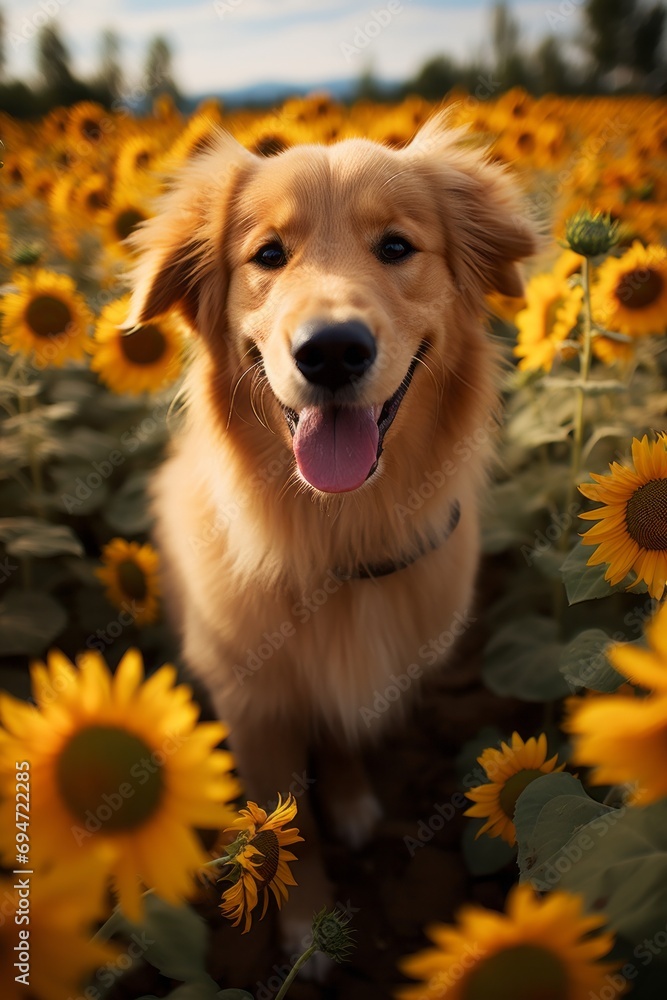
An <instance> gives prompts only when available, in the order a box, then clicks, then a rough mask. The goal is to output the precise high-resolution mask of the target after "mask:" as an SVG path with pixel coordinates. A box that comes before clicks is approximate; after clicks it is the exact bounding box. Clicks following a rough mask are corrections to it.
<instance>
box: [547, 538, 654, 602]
mask: <svg viewBox="0 0 667 1000" xmlns="http://www.w3.org/2000/svg"><path fill="white" fill-rule="evenodd" d="M593 552H594V548H593V546H591V545H582V544H581V542H579V543H578V544H577V545H575V547H574V548H573V549H572V551H571V552H570V554H569V556H568V557H567V559H566V560H565V562H564V563H563V565H562V567H561V573H562V576H563V583H564V584H565V590H566V591H567V599H568V602H569V603H570V604H579V603H580V602H581V601H591V600H593V599H595V598H600V597H609V595H610V594H614V593H617V592H623V591H625V590H627V589H628V587H630V586H632V589H633V591H634V592H635V593H636V594H645V593H647V591H648V588H647V586H646V584H645V583H643V582H642V583H638V584H637V585H636V586H634V585H633V584H632V577H631V576H630V575H628V576H627V577H626V578H625V580H622V581H621V583H617V584H616V585H615V586H613V587H612V585H611V584H610V583H608V582H607V581H606V580H605V578H604V575H605V573H606V571H607V566H606V565H605V564H602V565H600V566H587V565H586V564H587V562H588V560H589V559H590V557H591V555H592V553H593Z"/></svg>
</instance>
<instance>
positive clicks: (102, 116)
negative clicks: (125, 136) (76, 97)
mask: <svg viewBox="0 0 667 1000" xmlns="http://www.w3.org/2000/svg"><path fill="white" fill-rule="evenodd" d="M110 124H111V123H110V121H109V113H108V111H106V110H105V109H104V108H103V107H102V105H101V104H95V103H94V102H93V101H81V102H80V103H79V104H75V105H74V107H73V108H71V109H70V112H69V116H68V121H67V134H68V136H69V137H70V138H71V139H73V140H75V141H76V140H77V139H78V140H80V139H83V140H85V141H86V142H94V143H97V142H99V141H100V140H101V139H103V138H104V135H105V133H106V132H108V131H109V127H110Z"/></svg>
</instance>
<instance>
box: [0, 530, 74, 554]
mask: <svg viewBox="0 0 667 1000" xmlns="http://www.w3.org/2000/svg"><path fill="white" fill-rule="evenodd" d="M7 552H8V553H9V555H11V556H17V557H19V558H22V557H24V556H35V557H37V558H40V559H49V558H51V557H52V556H61V555H64V554H66V555H71V556H82V555H83V545H82V544H81V542H80V541H79V539H78V538H77V536H76V535H75V534H74V532H73V531H72V529H71V528H68V527H67V525H64V524H45V523H44V522H43V521H37V522H36V523H35V525H34V526H33V527H31V529H30V531H29V532H26V533H24V534H20V535H17V536H16V537H14V538H13V539H12V540H11V541H10V542H7Z"/></svg>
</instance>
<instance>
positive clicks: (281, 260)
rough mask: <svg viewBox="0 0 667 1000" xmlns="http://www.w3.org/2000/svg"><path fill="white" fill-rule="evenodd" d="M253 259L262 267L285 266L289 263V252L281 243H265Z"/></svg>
mask: <svg viewBox="0 0 667 1000" xmlns="http://www.w3.org/2000/svg"><path fill="white" fill-rule="evenodd" d="M253 260H254V261H255V263H257V264H261V265H262V267H284V266H285V264H286V263H287V254H286V253H285V248H284V247H282V246H281V245H280V243H265V244H264V246H263V247H260V248H259V250H258V251H257V253H256V254H255V256H254V257H253Z"/></svg>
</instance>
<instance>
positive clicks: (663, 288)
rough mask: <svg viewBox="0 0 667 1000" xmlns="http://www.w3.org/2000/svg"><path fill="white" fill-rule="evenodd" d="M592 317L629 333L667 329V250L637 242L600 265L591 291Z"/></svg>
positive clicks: (596, 320) (613, 328)
mask: <svg viewBox="0 0 667 1000" xmlns="http://www.w3.org/2000/svg"><path fill="white" fill-rule="evenodd" d="M591 305H592V308H593V319H594V320H595V322H596V323H598V324H599V325H600V326H602V327H604V328H606V329H608V330H616V331H618V332H619V333H626V334H629V335H630V336H641V335H642V334H647V333H664V331H665V330H667V250H665V248H664V247H662V246H659V245H658V244H651V245H649V246H647V247H643V246H642V245H641V243H639V241H635V242H634V243H633V244H632V246H631V248H630V249H629V250H628V251H627V252H626V253H624V254H623V256H622V257H618V258H616V257H609V258H608V259H607V260H606V261H604V263H603V264H601V265H600V267H599V268H598V272H597V281H596V283H595V285H594V287H593V290H592V294H591Z"/></svg>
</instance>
